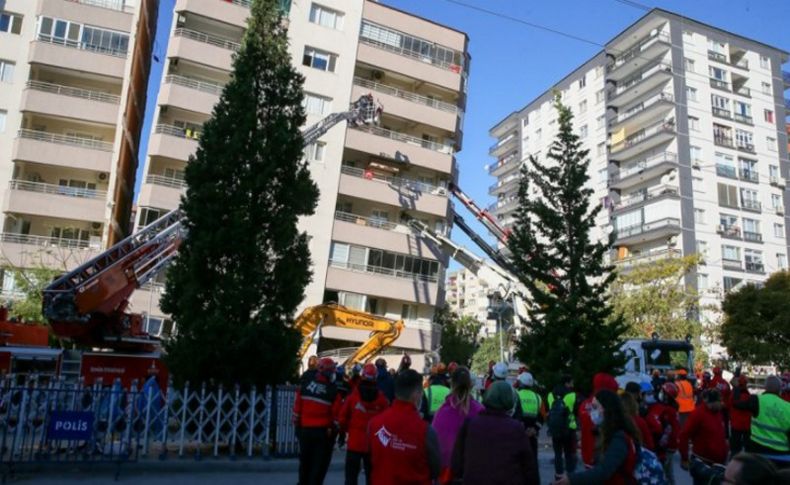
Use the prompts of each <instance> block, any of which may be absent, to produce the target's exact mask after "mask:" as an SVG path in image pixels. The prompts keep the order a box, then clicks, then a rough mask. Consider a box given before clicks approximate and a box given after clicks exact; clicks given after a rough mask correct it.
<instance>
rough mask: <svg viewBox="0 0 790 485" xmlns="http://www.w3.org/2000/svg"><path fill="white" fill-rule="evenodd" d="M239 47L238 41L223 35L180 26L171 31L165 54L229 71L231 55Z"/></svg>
mask: <svg viewBox="0 0 790 485" xmlns="http://www.w3.org/2000/svg"><path fill="white" fill-rule="evenodd" d="M239 47H240V44H239V43H238V42H234V41H232V40H229V39H225V38H224V37H219V36H215V35H209V34H204V33H201V32H197V31H194V30H190V29H184V28H180V29H176V30H175V31H174V32H173V38H172V39H171V40H170V46H169V47H168V50H167V56H168V57H169V58H174V57H178V58H181V59H187V60H189V61H191V62H194V63H197V64H203V65H206V66H210V67H214V68H217V69H222V70H224V71H230V70H231V69H232V67H233V65H232V55H233V53H234V52H237V51H238V50H239Z"/></svg>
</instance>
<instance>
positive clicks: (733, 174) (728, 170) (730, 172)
mask: <svg viewBox="0 0 790 485" xmlns="http://www.w3.org/2000/svg"><path fill="white" fill-rule="evenodd" d="M716 175H719V176H721V177H727V178H731V179H737V178H738V171H737V170H735V167H731V166H730V165H724V164H721V163H717V164H716Z"/></svg>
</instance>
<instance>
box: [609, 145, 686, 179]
mask: <svg viewBox="0 0 790 485" xmlns="http://www.w3.org/2000/svg"><path fill="white" fill-rule="evenodd" d="M664 162H670V163H675V162H677V155H676V154H674V153H672V152H661V153H657V154H655V155H651V156H649V157H647V158H643V159H642V160H639V161H638V162H636V163H634V164H633V165H631V166H629V167H628V168H626V169H622V170H620V174H619V175H617V176H615V177H612V178H611V179H610V182H619V181H620V180H622V179H624V178H626V177H630V176H631V175H634V174H637V173H641V172H644V171H645V170H647V169H648V168H652V167H655V166H656V165H659V164H661V163H664Z"/></svg>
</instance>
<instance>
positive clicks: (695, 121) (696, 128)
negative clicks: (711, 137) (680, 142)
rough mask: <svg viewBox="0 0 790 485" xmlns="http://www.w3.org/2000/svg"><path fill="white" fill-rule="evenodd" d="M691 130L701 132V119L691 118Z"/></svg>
mask: <svg viewBox="0 0 790 485" xmlns="http://www.w3.org/2000/svg"><path fill="white" fill-rule="evenodd" d="M689 130H692V131H699V118H697V117H694V116H689Z"/></svg>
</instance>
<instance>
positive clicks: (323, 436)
mask: <svg viewBox="0 0 790 485" xmlns="http://www.w3.org/2000/svg"><path fill="white" fill-rule="evenodd" d="M334 443H335V440H334V436H333V435H332V433H331V431H330V429H329V428H302V429H301V431H300V433H299V485H322V484H323V483H324V478H325V477H326V472H327V471H328V470H329V462H330V461H332V447H333V446H334Z"/></svg>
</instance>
